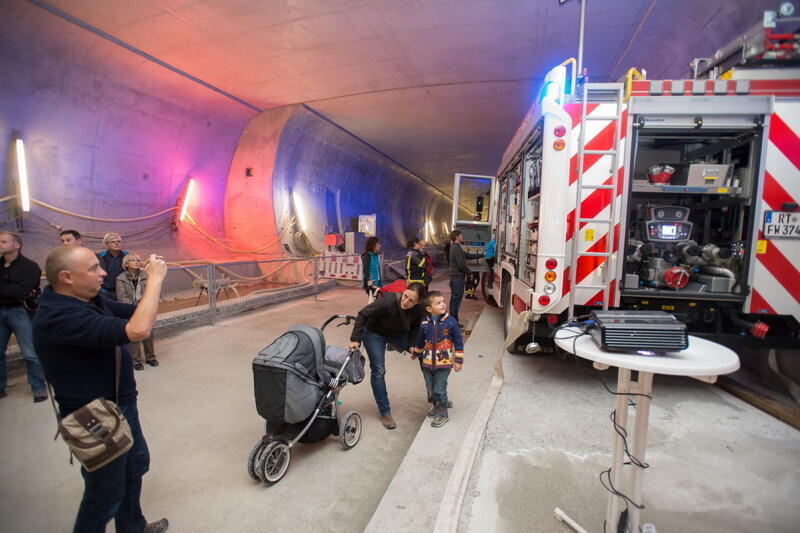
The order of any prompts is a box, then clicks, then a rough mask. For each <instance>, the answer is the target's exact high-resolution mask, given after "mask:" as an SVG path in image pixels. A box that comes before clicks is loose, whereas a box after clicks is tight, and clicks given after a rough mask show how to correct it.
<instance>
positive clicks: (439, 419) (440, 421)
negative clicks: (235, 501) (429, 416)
mask: <svg viewBox="0 0 800 533" xmlns="http://www.w3.org/2000/svg"><path fill="white" fill-rule="evenodd" d="M449 420H450V419H449V418H448V417H447V415H436V416H435V417H434V418H433V422H431V427H435V428H440V427H442V426H443V425H445V424H447V422H448V421H449Z"/></svg>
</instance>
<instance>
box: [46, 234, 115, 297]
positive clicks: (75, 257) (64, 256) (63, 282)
mask: <svg viewBox="0 0 800 533" xmlns="http://www.w3.org/2000/svg"><path fill="white" fill-rule="evenodd" d="M45 274H46V275H47V282H48V283H49V284H50V286H52V287H53V290H54V291H56V292H58V293H61V294H67V295H70V296H74V297H76V298H79V299H81V300H84V301H88V300H90V299H92V298H94V297H95V296H97V293H98V292H100V287H101V286H102V284H103V278H105V277H106V272H105V270H103V269H102V268H101V267H100V264H99V263H98V261H97V257H96V256H95V255H94V254H93V253H92V251H91V250H89V249H88V248H83V247H82V246H58V247H56V248H53V249H52V250H51V251H50V253H49V254H48V255H47V261H46V262H45Z"/></svg>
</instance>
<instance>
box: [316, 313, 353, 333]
mask: <svg viewBox="0 0 800 533" xmlns="http://www.w3.org/2000/svg"><path fill="white" fill-rule="evenodd" d="M339 319H341V320H344V322H342V323H341V324H336V327H337V328H338V327H340V326H349V325H350V323H351V322H353V321H355V319H356V317H354V316H352V315H333V316H332V317H330V318H329V319H328V320H326V321H325V322H324V323H323V324H322V327H321V328H319V329H320V330H322V331H324V330H325V328H326V327H327V326H328V324H330V323H331V322H333V321H334V320H339Z"/></svg>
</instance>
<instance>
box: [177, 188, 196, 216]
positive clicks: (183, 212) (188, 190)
mask: <svg viewBox="0 0 800 533" xmlns="http://www.w3.org/2000/svg"><path fill="white" fill-rule="evenodd" d="M193 192H194V178H189V181H188V183H187V184H186V192H184V193H183V201H182V202H181V215H180V217H178V220H180V221H181V222H183V219H185V218H186V215H187V208H188V207H189V202H190V201H191V200H192V193H193Z"/></svg>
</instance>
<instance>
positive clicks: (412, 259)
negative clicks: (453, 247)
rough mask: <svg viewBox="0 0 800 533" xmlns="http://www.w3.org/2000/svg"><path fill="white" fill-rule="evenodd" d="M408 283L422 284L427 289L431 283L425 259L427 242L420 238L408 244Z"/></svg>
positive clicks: (409, 240)
mask: <svg viewBox="0 0 800 533" xmlns="http://www.w3.org/2000/svg"><path fill="white" fill-rule="evenodd" d="M406 246H407V247H408V253H407V254H406V282H407V283H422V284H423V285H424V286H425V287H426V288H427V287H428V285H430V283H431V278H430V275H429V274H428V260H427V258H426V257H425V248H424V246H425V242H424V241H423V240H422V239H420V238H419V237H411V238H410V239H408V242H407V243H406Z"/></svg>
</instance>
